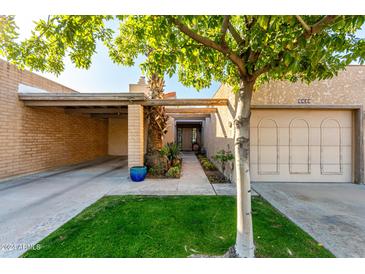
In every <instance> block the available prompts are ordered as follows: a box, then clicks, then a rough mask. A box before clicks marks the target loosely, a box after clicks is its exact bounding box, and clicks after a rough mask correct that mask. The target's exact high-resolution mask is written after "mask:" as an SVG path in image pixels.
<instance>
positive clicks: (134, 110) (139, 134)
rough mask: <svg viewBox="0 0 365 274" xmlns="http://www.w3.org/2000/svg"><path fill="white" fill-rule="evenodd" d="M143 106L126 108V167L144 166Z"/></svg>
mask: <svg viewBox="0 0 365 274" xmlns="http://www.w3.org/2000/svg"><path fill="white" fill-rule="evenodd" d="M144 123H145V121H144V115H143V106H140V105H129V106H128V167H132V166H142V165H143V164H144V153H145V148H144V143H145V140H144V139H145V127H144Z"/></svg>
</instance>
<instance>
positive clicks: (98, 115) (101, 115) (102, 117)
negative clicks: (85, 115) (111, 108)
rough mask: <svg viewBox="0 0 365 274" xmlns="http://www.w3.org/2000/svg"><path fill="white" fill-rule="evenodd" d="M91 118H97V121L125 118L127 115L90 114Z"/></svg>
mask: <svg viewBox="0 0 365 274" xmlns="http://www.w3.org/2000/svg"><path fill="white" fill-rule="evenodd" d="M90 117H91V118H98V119H109V118H127V117H128V114H127V113H122V114H104V113H91V114H90Z"/></svg>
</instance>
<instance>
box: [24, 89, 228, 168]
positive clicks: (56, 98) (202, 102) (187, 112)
mask: <svg viewBox="0 0 365 274" xmlns="http://www.w3.org/2000/svg"><path fill="white" fill-rule="evenodd" d="M19 99H20V100H21V101H23V102H24V104H25V105H26V106H28V107H33V108H62V109H64V111H65V113H67V114H69V115H86V116H88V117H91V118H94V119H108V120H109V147H111V145H110V144H111V142H114V141H113V140H115V139H118V138H119V137H118V136H120V135H114V138H111V135H110V134H111V132H112V134H114V131H113V130H111V128H112V127H113V121H116V120H125V122H126V123H124V124H125V128H123V126H121V127H119V128H117V130H116V131H119V133H120V132H121V133H123V132H124V134H123V136H124V137H123V138H125V140H120V138H119V139H118V142H119V143H118V144H119V145H124V146H125V147H127V149H125V152H126V155H127V156H128V167H131V166H135V165H143V163H144V153H145V137H146V131H145V128H146V127H145V119H144V107H149V106H167V107H170V108H167V112H168V114H169V115H170V116H172V117H174V118H185V119H186V118H188V117H191V115H193V116H194V117H198V118H199V117H201V116H202V115H203V116H204V117H205V116H206V115H209V114H208V113H207V110H209V108H206V109H207V110H203V108H200V109H199V108H196V109H195V110H194V108H192V107H196V106H225V105H227V104H228V102H227V99H149V98H148V95H147V89H146V85H145V84H135V85H130V92H121V93H24V94H22V93H20V94H19ZM171 107H178V108H171ZM181 107H187V108H181ZM197 112H198V113H197Z"/></svg>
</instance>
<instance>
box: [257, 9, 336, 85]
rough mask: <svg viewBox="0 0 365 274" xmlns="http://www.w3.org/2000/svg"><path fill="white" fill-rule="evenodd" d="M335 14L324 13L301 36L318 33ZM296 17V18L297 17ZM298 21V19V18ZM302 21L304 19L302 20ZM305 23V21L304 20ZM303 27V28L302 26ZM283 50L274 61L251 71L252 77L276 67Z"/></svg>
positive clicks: (327, 24)
mask: <svg viewBox="0 0 365 274" xmlns="http://www.w3.org/2000/svg"><path fill="white" fill-rule="evenodd" d="M337 17H338V16H337V15H326V16H324V17H323V18H322V19H321V20H319V21H318V22H317V23H315V24H314V25H312V26H308V27H309V28H310V31H309V32H308V31H306V32H305V33H304V34H303V37H304V38H305V39H308V38H310V37H311V36H312V35H314V34H317V33H320V32H321V31H322V30H323V29H325V28H326V27H328V26H329V25H330V24H331V23H333V22H334V21H335V20H336V19H337ZM297 19H298V18H297ZM298 21H299V19H298ZM303 22H304V20H303ZM304 23H305V22H304ZM303 28H305V27H304V26H303ZM298 40H299V39H297V42H296V43H295V46H297V44H298ZM284 52H285V51H284V50H283V51H281V52H279V53H278V57H277V58H276V59H275V61H273V62H272V63H270V64H267V65H266V66H264V67H262V68H261V69H259V70H257V71H255V72H254V73H253V77H254V78H255V79H256V78H257V77H259V76H260V75H261V74H263V73H266V72H268V71H269V70H270V69H274V68H276V67H278V66H279V65H280V61H281V59H282V58H283V56H284Z"/></svg>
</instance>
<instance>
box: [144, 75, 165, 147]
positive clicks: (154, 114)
mask: <svg viewBox="0 0 365 274" xmlns="http://www.w3.org/2000/svg"><path fill="white" fill-rule="evenodd" d="M148 85H149V89H150V91H151V99H163V97H164V86H165V82H164V80H163V78H160V77H158V75H157V74H153V75H152V76H151V78H150V79H149V80H148ZM146 114H147V118H148V121H149V123H148V136H147V153H152V152H154V151H159V150H160V149H161V148H162V138H163V135H164V134H166V132H167V120H168V116H167V115H166V112H165V107H164V106H152V107H148V108H146Z"/></svg>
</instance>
